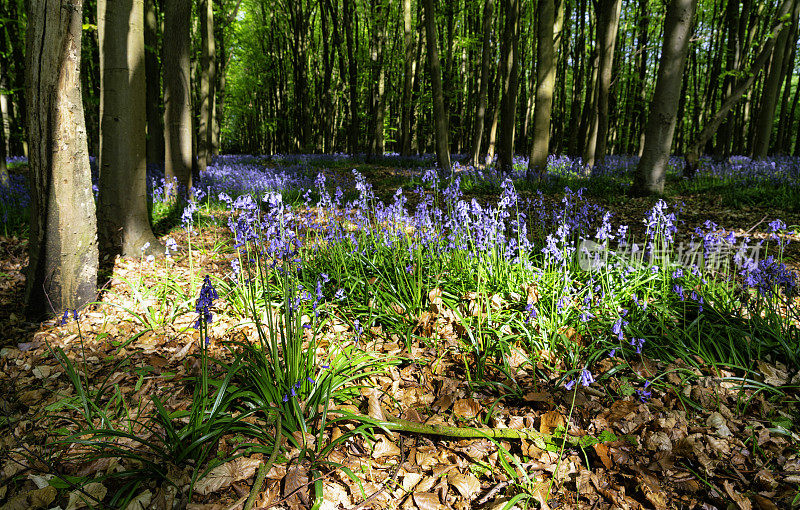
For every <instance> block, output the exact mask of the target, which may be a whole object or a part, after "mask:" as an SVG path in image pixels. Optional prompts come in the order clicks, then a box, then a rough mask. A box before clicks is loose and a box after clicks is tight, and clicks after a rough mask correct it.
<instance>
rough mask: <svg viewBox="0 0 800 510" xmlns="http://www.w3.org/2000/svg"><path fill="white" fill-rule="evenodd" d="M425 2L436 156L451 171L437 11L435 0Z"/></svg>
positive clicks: (440, 164)
mask: <svg viewBox="0 0 800 510" xmlns="http://www.w3.org/2000/svg"><path fill="white" fill-rule="evenodd" d="M424 2H425V38H426V39H427V42H428V65H429V66H430V68H431V86H432V88H433V91H432V92H433V120H434V123H435V124H436V158H437V160H438V161H439V170H440V171H442V172H446V173H450V141H449V139H448V128H447V113H446V112H445V111H444V93H443V91H442V69H441V66H440V64H439V50H438V48H437V41H438V38H437V36H436V12H435V10H434V7H433V0H424Z"/></svg>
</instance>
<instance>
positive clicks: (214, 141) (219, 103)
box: [211, 31, 228, 156]
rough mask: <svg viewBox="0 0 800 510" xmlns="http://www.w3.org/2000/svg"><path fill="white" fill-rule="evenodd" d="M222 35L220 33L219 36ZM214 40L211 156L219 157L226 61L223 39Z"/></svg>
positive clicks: (223, 110)
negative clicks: (215, 47)
mask: <svg viewBox="0 0 800 510" xmlns="http://www.w3.org/2000/svg"><path fill="white" fill-rule="evenodd" d="M222 33H224V32H222V31H220V35H221V34H222ZM215 40H217V41H219V51H218V52H217V64H218V72H217V86H216V91H217V94H216V96H217V99H216V100H215V101H214V117H213V118H212V123H211V154H212V155H213V156H219V151H220V148H221V147H222V119H224V115H223V114H224V112H225V108H224V106H225V85H226V79H225V69H226V67H227V64H228V61H227V58H226V53H225V39H224V38H223V37H217V38H215Z"/></svg>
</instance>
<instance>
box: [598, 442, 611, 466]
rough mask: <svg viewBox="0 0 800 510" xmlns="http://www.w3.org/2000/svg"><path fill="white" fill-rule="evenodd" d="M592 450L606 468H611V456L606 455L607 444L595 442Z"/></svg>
mask: <svg viewBox="0 0 800 510" xmlns="http://www.w3.org/2000/svg"><path fill="white" fill-rule="evenodd" d="M594 452H595V453H596V454H597V456H598V457H600V462H602V463H603V465H604V466H605V467H606V469H611V467H612V466H613V465H614V463H613V462H612V461H611V457H609V456H608V446H606V445H605V444H603V443H596V444H595V445H594Z"/></svg>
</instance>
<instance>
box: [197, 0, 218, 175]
mask: <svg viewBox="0 0 800 510" xmlns="http://www.w3.org/2000/svg"><path fill="white" fill-rule="evenodd" d="M198 10H199V14H200V51H201V57H200V117H199V121H198V123H197V163H198V166H199V169H200V171H205V169H206V167H208V165H209V164H211V154H212V149H211V136H212V133H213V130H212V127H213V123H214V122H213V118H214V96H215V90H214V86H215V85H216V82H217V76H216V74H217V54H216V53H217V52H216V44H215V40H214V2H213V1H212V0H200V4H199V5H198Z"/></svg>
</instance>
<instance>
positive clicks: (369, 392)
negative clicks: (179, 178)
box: [365, 388, 386, 421]
mask: <svg viewBox="0 0 800 510" xmlns="http://www.w3.org/2000/svg"><path fill="white" fill-rule="evenodd" d="M365 396H366V397H367V414H368V415H369V417H370V418H374V419H376V420H378V421H386V416H384V414H383V409H382V408H381V402H380V393H378V390H376V389H375V388H367V389H366V395H365Z"/></svg>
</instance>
